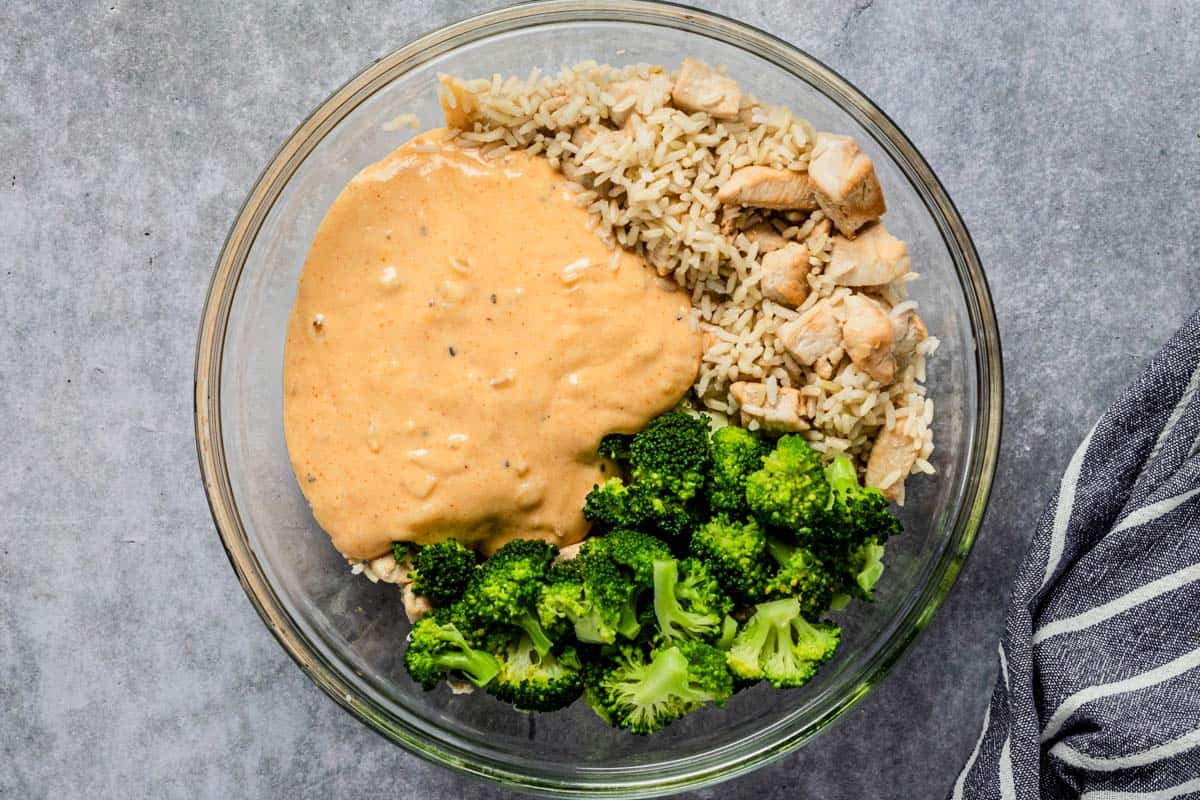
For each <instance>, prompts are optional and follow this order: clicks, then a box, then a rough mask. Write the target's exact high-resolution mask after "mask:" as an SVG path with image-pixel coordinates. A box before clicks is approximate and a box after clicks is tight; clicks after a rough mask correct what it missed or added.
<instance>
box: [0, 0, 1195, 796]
mask: <svg viewBox="0 0 1200 800" xmlns="http://www.w3.org/2000/svg"><path fill="white" fill-rule="evenodd" d="M491 5H493V4H492V3H488V2H447V3H415V2H395V1H394V0H393V1H392V2H372V3H361V4H359V3H355V4H349V5H345V4H340V3H339V4H333V3H328V2H296V3H274V2H256V3H250V4H247V5H245V6H242V7H240V8H239V7H236V4H226V3H204V2H200V3H191V2H176V3H155V4H151V3H139V2H126V0H103V1H102V2H98V1H97V0H83V1H81V2H74V3H54V2H42V3H39V2H27V1H24V2H23V1H21V0H17V1H16V2H11V3H4V4H2V5H0V178H2V179H3V180H2V181H0V272H2V273H3V274H2V275H0V303H2V304H3V332H2V333H0V509H2V511H3V513H2V514H0V797H12V798H27V797H60V796H61V797H78V796H93V797H122V798H168V797H180V798H182V797H213V798H221V797H237V796H261V797H280V798H285V797H286V798H293V797H329V796H343V795H344V796H351V795H357V794H362V795H364V796H368V795H370V794H375V793H381V792H383V793H386V794H388V795H390V796H393V797H401V798H432V799H437V798H459V797H464V796H469V797H487V798H496V797H502V796H505V795H504V793H502V792H500V791H497V790H492V789H490V788H487V787H483V786H482V785H478V784H475V783H471V782H466V781H464V780H462V779H460V778H458V777H456V776H454V775H451V774H450V773H449V772H446V771H444V770H442V769H439V768H436V767H433V766H430V765H427V764H425V763H424V762H422V761H419V760H417V759H416V758H413V757H410V756H408V755H406V754H405V753H403V752H401V751H399V750H398V749H396V748H394V747H392V746H391V745H389V744H387V743H385V742H384V741H383V740H382V739H380V738H379V737H377V736H375V735H373V734H371V733H369V732H368V731H367V730H366V729H365V728H363V727H362V726H360V725H359V724H358V723H356V722H355V721H353V720H352V719H351V718H350V717H349V716H347V715H346V714H344V713H343V712H342V711H341V710H339V709H338V708H337V707H336V706H335V705H334V704H333V703H332V702H330V701H329V700H328V699H327V698H326V697H325V696H324V695H322V694H321V693H320V692H319V691H318V690H317V689H316V688H314V687H313V686H312V685H310V684H309V682H308V681H307V679H305V678H304V677H303V675H301V673H300V671H299V670H298V669H296V667H295V666H294V665H293V664H292V663H291V661H290V660H289V659H288V658H287V657H286V656H285V655H284V653H283V651H282V650H281V649H280V647H279V646H278V645H277V644H276V643H275V641H274V640H273V639H272V638H271V637H270V635H269V634H268V633H267V631H266V630H265V629H264V627H263V625H262V624H261V623H260V622H259V620H258V618H257V617H256V616H255V614H254V612H253V611H252V610H251V607H250V604H249V603H248V602H246V599H245V598H244V597H243V595H242V591H241V589H240V587H239V586H238V583H237V581H236V580H235V578H234V575H233V573H232V572H231V570H230V569H229V566H228V564H227V562H226V559H225V557H224V555H223V554H222V552H221V548H220V545H219V543H218V540H217V536H216V534H215V533H214V531H213V528H212V523H211V521H210V518H209V515H208V509H207V507H206V505H205V501H204V498H203V495H202V492H201V488H200V481H199V475H198V470H197V467H196V462H195V451H194V445H193V437H192V421H191V419H192V417H191V406H192V402H191V370H192V357H193V348H194V337H195V332H196V328H197V321H198V318H199V314H200V306H201V301H202V299H203V296H204V290H205V288H206V286H207V283H208V278H209V273H210V269H211V267H212V264H213V262H214V260H215V258H216V255H217V251H218V248H219V247H220V244H221V241H222V239H223V237H224V235H225V231H226V230H227V229H228V226H229V225H230V223H231V222H232V220H233V217H234V215H235V213H236V211H237V209H238V207H239V205H240V204H241V202H242V199H243V197H244V196H245V193H246V192H247V191H248V189H249V188H250V186H251V183H252V182H253V180H254V178H255V176H256V175H257V173H258V170H259V169H260V168H261V167H262V166H263V165H264V164H265V163H266V161H267V159H268V158H269V157H270V156H271V154H272V153H273V152H274V150H275V148H276V147H277V146H278V145H279V144H280V142H281V141H282V139H283V138H284V137H285V136H286V135H287V134H288V132H289V131H291V129H292V128H293V126H295V125H296V124H297V123H298V122H299V121H300V120H301V119H302V118H303V117H304V115H305V114H306V113H308V112H309V111H310V110H311V109H312V108H313V107H314V106H315V105H316V104H317V103H319V102H320V101H321V100H323V99H324V98H325V97H326V96H327V95H328V94H329V93H330V92H331V91H333V90H334V89H335V88H337V87H338V86H339V85H340V84H341V83H342V82H343V81H345V80H346V79H348V78H349V77H350V76H351V75H352V74H354V73H355V72H356V71H357V70H358V69H359V68H361V67H362V66H363V65H365V64H366V63H368V62H370V61H371V60H372V59H374V58H376V57H378V56H381V55H383V54H384V53H386V52H387V51H389V50H391V49H393V48H394V47H396V46H398V45H399V44H400V43H402V42H404V41H405V40H408V39H410V38H412V37H414V36H416V35H418V34H421V33H424V32H426V31H429V30H431V29H433V28H436V27H438V26H440V25H442V24H444V23H446V22H448V21H451V20H455V19H459V18H462V17H466V16H469V15H470V14H473V13H476V12H478V11H481V10H483V9H485V8H487V7H490V6H491ZM706 5H709V6H711V7H712V8H714V9H715V10H719V11H722V12H724V13H727V14H731V15H736V16H738V17H741V18H742V19H744V20H746V21H747V22H750V23H752V24H754V25H757V26H761V27H763V28H765V29H767V30H769V31H771V32H773V33H775V34H777V35H779V36H781V37H783V38H785V39H787V40H789V41H791V42H794V43H795V44H797V45H799V46H800V47H802V48H804V49H806V50H808V51H809V52H812V53H813V54H815V55H816V56H817V57H819V58H821V59H822V60H824V61H825V62H826V63H828V64H830V65H832V66H833V67H834V68H835V69H837V70H838V71H840V72H841V73H842V74H843V75H845V76H846V77H848V78H849V79H850V80H851V81H853V82H854V83H855V84H857V85H858V86H859V87H861V88H862V89H863V90H864V91H865V92H866V93H867V94H868V95H869V96H871V97H872V98H874V100H875V101H876V102H877V103H878V104H879V105H880V106H881V107H882V108H883V109H884V110H885V111H886V112H887V113H888V114H890V115H891V116H892V117H893V118H894V119H895V120H896V121H897V122H898V123H899V125H900V126H901V127H902V128H903V129H904V130H905V131H906V132H907V133H908V134H909V136H910V137H911V138H912V140H913V141H914V142H915V143H916V145H917V147H918V148H920V149H921V151H922V152H923V153H924V154H925V156H926V157H927V158H928V160H929V162H930V163H931V164H932V165H933V167H934V169H935V170H936V171H937V173H938V174H939V175H940V176H941V178H942V180H943V181H944V182H945V184H946V187H947V189H948V190H949V192H950V194H951V196H952V197H953V198H954V199H955V201H956V202H957V204H958V206H959V208H960V209H961V211H962V214H963V216H964V217H965V218H966V220H967V223H968V225H969V226H970V227H971V230H972V232H973V234H974V236H975V240H976V243H977V245H978V247H979V251H980V255H981V256H982V258H983V263H984V265H985V267H986V268H987V271H988V274H989V277H990V279H991V283H992V289H993V291H994V294H995V301H996V306H997V309H998V313H999V319H1000V325H1001V328H1002V335H1003V341H1004V349H1005V354H1006V368H1007V378H1008V385H1007V396H1006V402H1007V414H1006V430H1005V437H1004V443H1003V452H1002V457H1001V463H1000V469H999V474H998V478H997V481H996V487H995V492H994V495H993V498H992V503H991V507H990V512H989V514H988V518H987V521H986V524H985V525H984V529H983V532H982V534H981V536H980V538H979V544H978V545H977V547H976V549H975V553H974V554H973V556H972V558H971V560H970V562H969V563H968V565H967V567H966V569H965V570H964V572H963V574H962V577H961V579H960V580H959V582H958V584H957V586H956V587H955V589H954V591H953V593H952V594H951V595H950V598H949V599H948V601H947V602H946V604H945V606H944V608H943V609H942V610H941V612H940V613H939V614H938V617H937V619H936V621H935V623H934V624H933V626H932V627H931V629H930V630H929V631H928V632H927V633H926V634H925V635H924V637H923V638H922V640H921V641H920V643H919V644H918V645H917V646H916V647H915V648H914V649H913V650H912V651H911V652H910V653H909V654H908V656H907V657H906V658H905V659H904V660H903V662H902V663H901V664H900V666H899V667H898V668H897V669H896V670H895V672H894V673H893V674H892V675H891V677H890V678H889V679H888V680H887V682H886V684H885V686H884V688H883V689H882V690H881V691H878V692H876V693H874V694H873V695H872V696H871V697H869V698H868V699H867V700H866V701H865V702H863V703H862V704H861V705H860V706H859V707H858V708H856V709H855V710H854V711H853V712H852V713H851V714H849V715H848V716H847V717H846V718H845V719H844V720H842V721H841V722H840V723H839V724H838V725H836V726H835V728H834V729H833V730H832V731H830V732H829V733H828V734H826V735H824V736H823V737H821V738H820V739H818V740H817V741H816V742H814V743H813V744H812V745H811V746H809V747H807V748H805V749H804V750H803V752H801V753H797V754H795V755H793V756H791V757H789V758H786V759H784V760H783V761H782V762H780V763H777V764H776V765H774V766H772V767H769V768H766V769H764V770H762V771H760V772H758V773H756V774H754V775H752V776H749V777H745V778H743V779H741V780H738V781H736V782H734V783H732V784H727V785H725V786H722V787H720V788H717V789H712V790H708V791H704V792H700V793H698V794H697V795H694V797H697V798H700V797H703V798H716V797H755V798H762V800H770V799H772V798H793V797H817V798H828V799H829V800H841V799H842V798H846V799H850V798H932V797H938V796H941V795H942V794H943V793H944V792H945V791H946V790H947V789H948V787H949V786H950V784H951V782H952V781H953V779H954V776H955V774H956V771H957V769H958V767H959V765H960V764H961V763H962V761H963V760H964V759H965V758H966V756H967V754H968V752H969V751H970V749H971V747H972V744H973V742H974V740H975V736H976V734H977V732H978V730H979V723H980V717H981V715H982V713H983V708H984V705H985V703H986V699H987V696H988V693H989V691H990V685H991V682H992V680H993V678H994V675H995V664H994V653H995V641H996V637H997V634H998V633H999V631H1000V628H1001V625H1002V618H1003V609H1004V604H1005V599H1006V596H1007V593H1008V586H1009V581H1010V579H1011V577H1012V575H1013V573H1014V570H1015V566H1016V563H1017V560H1018V559H1019V558H1020V556H1021V553H1022V551H1023V549H1024V545H1025V542H1026V537H1027V536H1028V534H1029V531H1030V530H1031V525H1032V523H1033V521H1034V519H1035V517H1036V516H1037V514H1038V512H1039V511H1040V509H1041V507H1042V505H1043V503H1044V502H1045V501H1046V499H1047V498H1048V496H1049V494H1050V493H1051V491H1052V487H1053V485H1054V483H1055V479H1056V477H1057V475H1058V473H1059V471H1060V470H1061V468H1062V466H1063V465H1064V464H1065V462H1066V460H1067V458H1068V457H1069V454H1070V452H1071V451H1072V450H1073V449H1074V447H1075V444H1076V443H1077V442H1078V440H1079V439H1080V438H1081V437H1082V435H1083V434H1084V433H1085V431H1086V429H1087V428H1088V427H1089V426H1090V423H1091V421H1092V420H1093V419H1094V418H1095V417H1096V416H1097V415H1098V414H1099V413H1100V411H1101V409H1102V408H1103V407H1104V406H1105V405H1106V404H1107V403H1108V402H1109V401H1110V400H1111V399H1112V398H1113V397H1114V396H1115V395H1116V393H1117V392H1118V390H1119V388H1120V387H1121V386H1122V385H1124V384H1125V383H1126V382H1127V381H1128V380H1129V379H1130V378H1132V377H1133V376H1134V375H1135V373H1136V372H1137V371H1138V369H1139V365H1140V364H1141V363H1142V361H1143V360H1144V359H1145V358H1146V357H1147V356H1148V355H1149V354H1150V353H1152V352H1153V351H1154V350H1155V349H1156V347H1157V346H1158V344H1159V343H1161V342H1162V341H1163V340H1165V339H1166V337H1167V336H1168V335H1169V334H1170V332H1171V331H1172V330H1173V329H1174V328H1175V327H1176V326H1177V325H1178V324H1179V323H1180V322H1181V321H1182V320H1183V318H1184V316H1185V315H1186V313H1187V312H1188V311H1189V310H1190V309H1192V308H1194V307H1195V306H1196V305H1197V303H1200V279H1198V274H1200V273H1198V267H1197V264H1198V263H1200V258H1198V256H1200V243H1198V242H1200V240H1198V239H1197V237H1196V234H1195V232H1196V230H1197V229H1198V225H1197V223H1198V222H1200V219H1198V210H1200V202H1198V200H1197V192H1196V177H1197V175H1198V174H1200V139H1197V131H1198V130H1200V119H1198V118H1197V114H1196V112H1197V108H1198V103H1197V100H1198V97H1197V76H1198V75H1200V7H1198V6H1196V5H1194V4H1191V3H1184V2H1177V3H1166V2H1156V3H1148V4H1140V5H1142V6H1143V7H1142V8H1134V6H1135V5H1139V4H1130V3H1125V2H1119V1H1118V0H1104V1H1103V2H1092V3H1088V4H1086V5H1080V6H1078V7H1075V8H1067V7H1066V4H1046V5H1039V4H1035V3H1018V2H1010V3H997V4H994V5H991V6H983V5H978V6H977V5H975V4H968V3H959V2H938V1H937V0H919V1H917V2H877V3H874V4H872V3H871V2H870V0H866V1H865V2H857V3H851V2H845V1H844V0H813V1H811V2H805V3H790V2H784V0H759V1H758V2H749V1H746V0H743V2H737V3H734V2H720V3H711V4H706Z"/></svg>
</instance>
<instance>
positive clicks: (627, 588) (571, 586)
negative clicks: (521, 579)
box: [538, 553, 640, 644]
mask: <svg viewBox="0 0 1200 800" xmlns="http://www.w3.org/2000/svg"><path fill="white" fill-rule="evenodd" d="M637 594H638V587H637V586H636V585H635V584H634V583H633V582H632V581H631V580H629V579H628V578H627V577H626V576H625V574H624V572H623V571H622V569H621V567H620V566H618V565H617V563H616V562H615V561H613V560H612V559H611V558H609V557H608V556H607V555H603V554H597V553H588V554H580V555H578V556H576V557H575V558H573V559H571V560H570V561H564V562H562V563H560V564H555V565H554V566H553V567H551V569H550V574H549V578H548V581H547V584H546V586H544V587H543V588H542V593H541V598H540V599H539V600H538V619H539V620H540V621H541V623H542V625H543V626H545V627H547V628H551V627H553V626H555V625H557V624H559V622H560V621H565V622H569V623H570V624H571V625H572V626H573V628H574V632H575V638H576V639H578V640H579V641H581V642H587V643H589V644H612V643H613V642H615V641H616V639H617V635H618V634H620V635H622V636H624V637H625V638H627V639H632V638H633V637H634V636H636V635H637V632H638V629H639V627H640V626H639V625H638V620H637V606H636V602H637Z"/></svg>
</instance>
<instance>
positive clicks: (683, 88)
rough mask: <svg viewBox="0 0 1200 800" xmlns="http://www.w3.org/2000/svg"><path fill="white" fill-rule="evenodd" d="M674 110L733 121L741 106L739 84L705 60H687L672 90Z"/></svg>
mask: <svg viewBox="0 0 1200 800" xmlns="http://www.w3.org/2000/svg"><path fill="white" fill-rule="evenodd" d="M671 99H672V100H673V101H674V102H675V107H676V108H678V109H680V110H682V111H687V112H693V111H703V112H705V113H707V114H711V115H712V116H714V117H717V118H719V119H733V118H734V117H736V116H737V115H738V108H739V106H741V103H742V92H741V90H740V89H739V88H738V85H737V82H736V81H734V80H732V79H731V78H727V77H725V76H724V75H722V74H721V73H719V72H717V71H716V70H714V69H712V68H711V67H709V66H708V65H707V64H705V63H704V62H703V61H697V60H696V59H694V58H685V59H684V60H683V64H682V65H681V66H680V67H679V77H678V78H676V79H675V86H674V88H672V89H671Z"/></svg>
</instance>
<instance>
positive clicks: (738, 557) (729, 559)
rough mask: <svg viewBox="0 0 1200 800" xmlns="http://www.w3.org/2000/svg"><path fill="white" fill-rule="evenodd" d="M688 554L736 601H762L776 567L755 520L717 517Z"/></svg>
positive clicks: (698, 534) (697, 534)
mask: <svg viewBox="0 0 1200 800" xmlns="http://www.w3.org/2000/svg"><path fill="white" fill-rule="evenodd" d="M721 430H727V429H726V428H722V429H721ZM719 432H720V431H718V433H719ZM690 550H691V554H692V555H693V556H694V557H696V558H698V559H700V560H701V561H703V562H704V564H705V566H707V567H708V569H709V571H711V572H712V574H713V575H714V576H715V577H716V579H717V580H718V581H720V583H721V585H722V586H723V587H725V589H726V591H728V592H729V593H730V594H731V595H733V596H734V597H735V598H737V599H738V600H740V601H742V602H743V603H757V602H758V601H760V600H763V599H765V593H766V589H767V582H768V581H769V580H770V579H771V576H772V574H773V573H774V572H775V568H776V565H775V563H774V561H772V559H771V557H770V556H769V555H768V554H767V537H766V535H765V534H764V533H763V530H762V528H760V527H759V525H758V523H757V522H755V521H754V520H752V519H751V520H748V521H746V522H737V521H734V520H731V519H730V518H729V517H727V516H726V515H724V514H718V515H717V516H716V517H713V518H712V519H711V520H709V521H708V522H706V523H705V524H704V525H701V526H700V527H699V528H697V529H696V532H695V533H693V534H692V540H691V544H690Z"/></svg>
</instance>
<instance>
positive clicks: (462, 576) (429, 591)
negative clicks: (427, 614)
mask: <svg viewBox="0 0 1200 800" xmlns="http://www.w3.org/2000/svg"><path fill="white" fill-rule="evenodd" d="M477 562H478V559H477V558H476V557H475V551H474V550H471V549H470V548H467V547H464V546H463V545H462V544H460V543H459V542H458V541H457V540H455V539H447V540H446V541H444V542H437V543H435V544H430V545H426V546H425V547H422V548H420V549H419V550H417V554H416V555H415V556H414V557H413V562H412V563H413V571H412V575H411V577H412V589H413V591H414V592H416V593H417V594H419V595H424V596H425V597H428V598H429V601H430V602H431V603H433V604H434V605H435V606H447V605H450V604H451V603H453V602H455V601H456V600H458V598H460V597H462V593H463V591H464V590H465V589H466V588H467V583H468V582H469V581H470V580H471V576H472V575H473V574H474V573H475V566H476V564H477Z"/></svg>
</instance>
